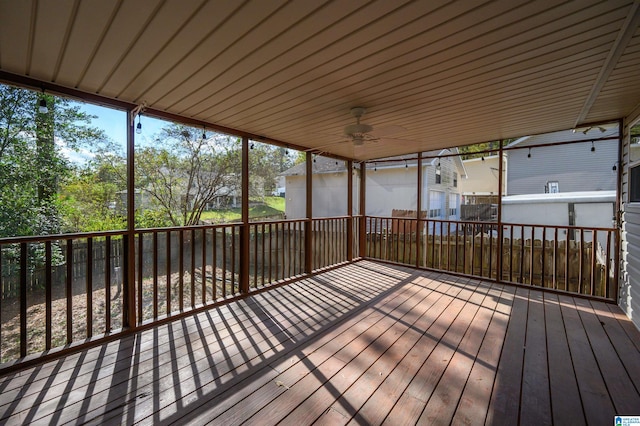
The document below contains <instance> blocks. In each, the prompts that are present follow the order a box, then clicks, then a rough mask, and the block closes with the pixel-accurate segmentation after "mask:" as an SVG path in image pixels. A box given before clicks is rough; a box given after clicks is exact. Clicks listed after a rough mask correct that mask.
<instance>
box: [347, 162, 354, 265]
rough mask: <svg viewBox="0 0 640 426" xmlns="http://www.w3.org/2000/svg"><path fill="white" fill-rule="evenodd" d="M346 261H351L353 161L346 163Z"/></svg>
mask: <svg viewBox="0 0 640 426" xmlns="http://www.w3.org/2000/svg"><path fill="white" fill-rule="evenodd" d="M347 216H348V218H347V260H348V261H352V260H353V161H351V160H349V161H347Z"/></svg>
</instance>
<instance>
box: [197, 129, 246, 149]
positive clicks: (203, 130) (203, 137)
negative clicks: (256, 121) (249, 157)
mask: <svg viewBox="0 0 640 426" xmlns="http://www.w3.org/2000/svg"><path fill="white" fill-rule="evenodd" d="M205 139H207V128H206V127H204V126H202V140H205ZM251 148H253V145H252V146H251Z"/></svg>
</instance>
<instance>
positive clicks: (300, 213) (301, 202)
mask: <svg viewBox="0 0 640 426" xmlns="http://www.w3.org/2000/svg"><path fill="white" fill-rule="evenodd" d="M285 188H286V190H285V203H284V213H285V215H286V216H287V219H304V218H306V217H307V211H306V209H307V198H306V196H307V195H306V194H307V178H306V176H287V177H286V184H285Z"/></svg>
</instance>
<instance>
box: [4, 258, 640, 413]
mask: <svg viewBox="0 0 640 426" xmlns="http://www.w3.org/2000/svg"><path fill="white" fill-rule="evenodd" d="M639 387H640V333H639V332H638V330H637V329H635V328H634V326H633V325H632V324H631V322H630V321H629V320H628V319H627V318H626V317H625V316H624V314H623V313H622V312H621V311H620V310H619V309H618V308H617V307H616V306H615V305H611V304H606V303H603V302H599V301H589V300H586V299H580V298H573V297H570V296H564V295H557V294H554V293H548V292H543V291H540V290H539V289H533V288H532V289H526V288H521V287H513V286H509V285H499V284H495V283H491V282H485V281H481V280H477V279H469V278H460V277H453V276H450V275H447V274H443V273H435V272H426V271H419V270H415V269H411V268H407V267H401V266H393V265H386V264H379V263H376V262H370V261H360V262H357V263H354V264H350V265H346V266H343V267H340V268H337V269H335V270H332V271H328V272H324V273H322V274H319V275H317V276H314V277H311V278H307V279H304V280H302V281H299V282H297V283H294V284H291V285H288V286H284V287H279V288H275V289H272V290H270V291H267V292H263V293H260V294H255V295H252V296H251V297H248V298H246V299H244V300H241V301H239V302H234V303H230V304H228V305H224V306H219V307H216V308H212V309H211V310H209V311H206V312H204V313H199V314H195V315H193V316H189V317H187V318H185V319H181V320H176V321H175V322H172V323H169V324H165V325H160V326H157V327H154V328H152V329H150V330H147V331H142V332H139V333H136V334H134V335H131V336H128V337H124V338H122V339H120V340H117V341H113V342H109V343H105V344H103V345H101V346H97V347H94V348H92V349H88V350H85V351H83V352H79V353H76V354H74V355H69V356H66V357H64V358H60V359H58V360H56V361H52V362H48V363H46V364H42V365H38V366H36V367H32V368H29V369H26V370H23V371H21V372H19V373H14V374H11V375H7V376H4V377H1V378H0V422H8V423H32V422H37V423H50V424H51V423H56V424H57V423H65V422H74V423H91V424H108V423H113V424H120V423H126V424H133V423H136V422H140V423H142V424H152V423H153V424H170V423H177V424H185V423H193V424H204V423H206V422H213V423H215V424H225V425H230V424H239V423H243V422H247V423H254V424H275V423H278V422H280V421H283V422H284V423H287V424H298V425H300V424H311V423H314V422H317V423H325V424H342V423H349V422H352V423H357V424H380V423H383V422H386V423H388V424H394V425H395V424H414V423H416V422H420V423H436V424H449V423H451V422H454V423H465V424H466V423H468V424H484V423H487V424H495V423H501V424H502V423H505V424H506V423H510V424H517V423H522V424H528V423H530V424H552V423H555V424H584V423H589V424H607V423H611V422H612V420H613V416H614V415H616V414H620V415H624V414H627V415H631V414H636V415H637V414H640V411H639V410H640V393H639V391H638V388H639Z"/></svg>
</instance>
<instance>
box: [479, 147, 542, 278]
mask: <svg viewBox="0 0 640 426" xmlns="http://www.w3.org/2000/svg"><path fill="white" fill-rule="evenodd" d="M503 145H504V141H503V140H500V151H499V153H500V155H499V156H498V258H497V259H496V266H497V268H496V269H497V271H496V281H497V282H502V250H503V246H504V232H503V226H502V186H503V183H502V182H503V179H504V171H503V164H504V160H503V155H504V147H503ZM509 238H511V239H513V232H512V233H511V235H510V236H509ZM532 241H533V239H532ZM543 243H544V242H543ZM489 249H490V250H491V247H490V248H489ZM509 263H511V262H509ZM509 267H511V265H509ZM489 277H491V264H489Z"/></svg>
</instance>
